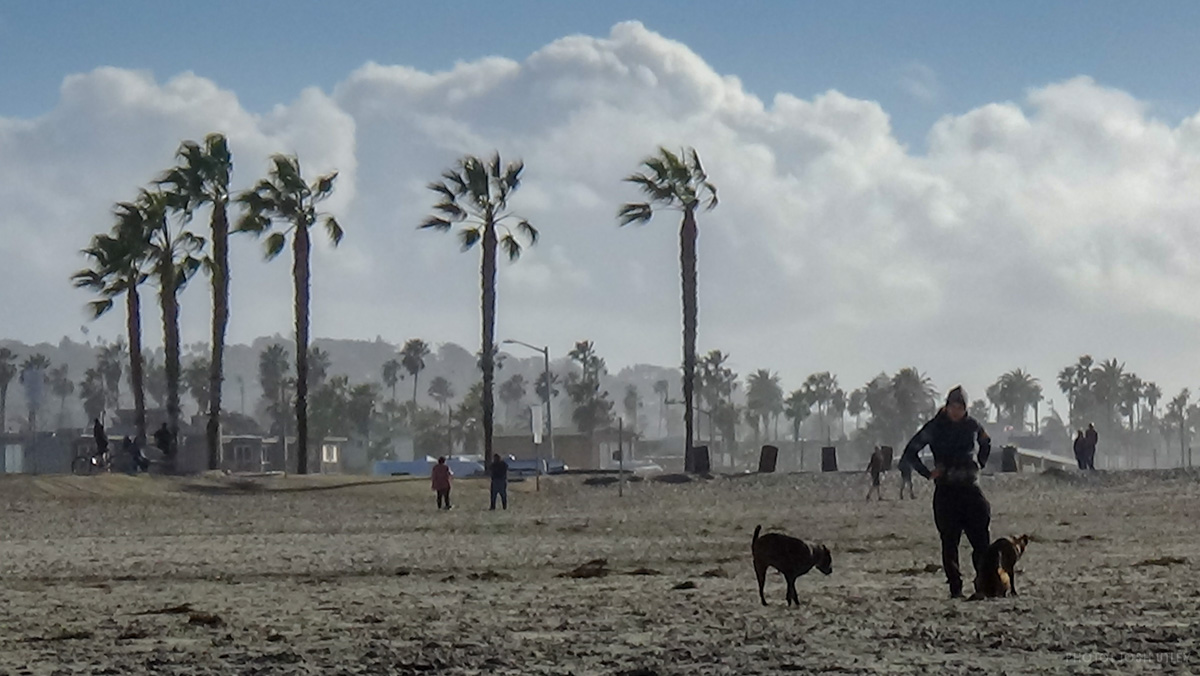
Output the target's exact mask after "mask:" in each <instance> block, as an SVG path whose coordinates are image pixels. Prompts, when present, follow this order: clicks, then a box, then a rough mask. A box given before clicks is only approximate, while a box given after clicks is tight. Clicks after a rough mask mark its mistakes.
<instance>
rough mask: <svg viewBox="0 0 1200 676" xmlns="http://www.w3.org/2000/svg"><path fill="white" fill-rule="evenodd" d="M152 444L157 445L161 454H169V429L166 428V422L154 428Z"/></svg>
mask: <svg viewBox="0 0 1200 676" xmlns="http://www.w3.org/2000/svg"><path fill="white" fill-rule="evenodd" d="M154 445H155V446H158V450H160V451H162V452H163V455H170V454H171V430H170V429H168V428H167V423H163V424H162V427H160V428H158V429H156V430H154Z"/></svg>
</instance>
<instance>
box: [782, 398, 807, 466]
mask: <svg viewBox="0 0 1200 676" xmlns="http://www.w3.org/2000/svg"><path fill="white" fill-rule="evenodd" d="M812 403H813V402H812V394H811V393H810V392H808V391H805V390H803V389H800V390H794V391H793V392H792V393H791V394H789V395H788V397H787V399H785V400H784V409H783V414H784V415H785V416H787V419H788V420H790V421H792V444H793V448H794V449H795V450H796V453H797V455H799V456H800V469H804V454H803V453H801V452H800V425H801V424H802V423H803V422H804V419H805V418H807V417H808V416H809V415H811V414H812Z"/></svg>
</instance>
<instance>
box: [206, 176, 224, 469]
mask: <svg viewBox="0 0 1200 676" xmlns="http://www.w3.org/2000/svg"><path fill="white" fill-rule="evenodd" d="M212 238H213V267H214V270H213V278H212V292H213V321H212V363H211V365H210V370H209V375H208V426H207V428H206V429H205V439H206V441H207V442H208V468H209V469H217V468H218V467H220V466H221V386H222V382H223V381H224V379H225V330H226V328H227V327H228V325H229V218H228V215H227V214H226V212H225V199H224V198H222V199H219V200H217V201H215V202H214V203H213V213H212Z"/></svg>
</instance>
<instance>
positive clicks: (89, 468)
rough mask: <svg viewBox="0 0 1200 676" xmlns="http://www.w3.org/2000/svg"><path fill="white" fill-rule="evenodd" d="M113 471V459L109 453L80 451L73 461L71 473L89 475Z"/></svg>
mask: <svg viewBox="0 0 1200 676" xmlns="http://www.w3.org/2000/svg"><path fill="white" fill-rule="evenodd" d="M109 471H112V459H111V458H109V455H108V453H100V454H96V453H80V454H78V455H76V456H75V459H74V460H72V461H71V474H77V475H80V476H87V475H89V474H102V473H105V472H109Z"/></svg>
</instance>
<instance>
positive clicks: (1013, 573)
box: [1008, 566, 1017, 596]
mask: <svg viewBox="0 0 1200 676" xmlns="http://www.w3.org/2000/svg"><path fill="white" fill-rule="evenodd" d="M1008 591H1009V592H1010V593H1011V594H1012V595H1013V596H1016V595H1017V568H1016V566H1013V567H1012V568H1010V569H1009V571H1008Z"/></svg>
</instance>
